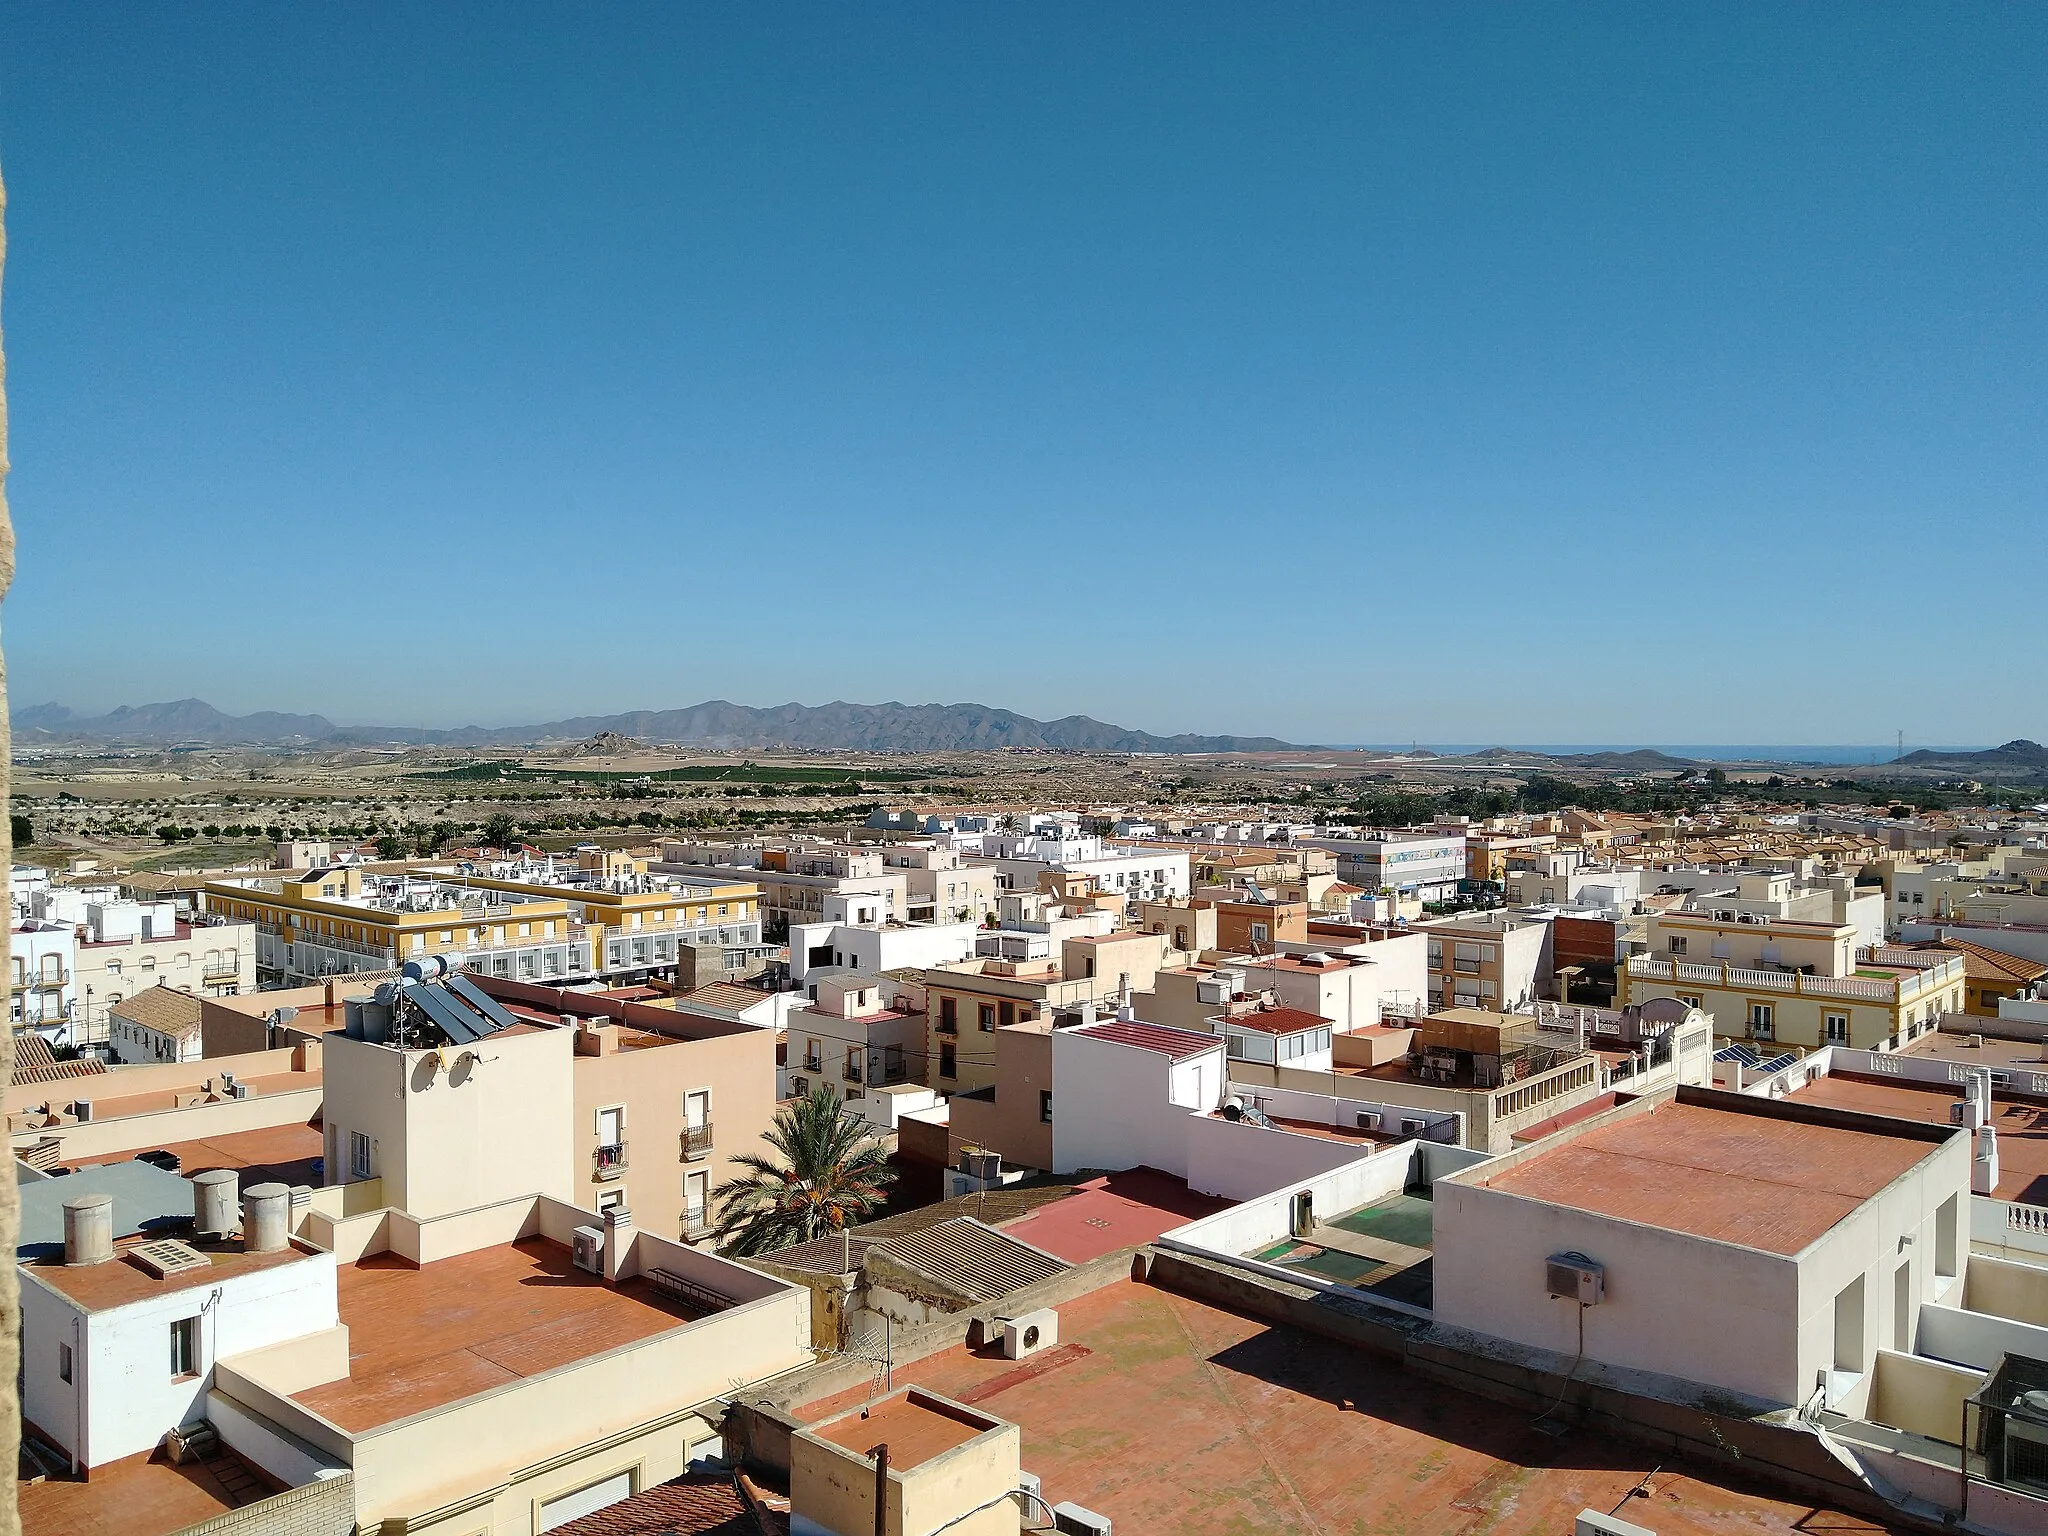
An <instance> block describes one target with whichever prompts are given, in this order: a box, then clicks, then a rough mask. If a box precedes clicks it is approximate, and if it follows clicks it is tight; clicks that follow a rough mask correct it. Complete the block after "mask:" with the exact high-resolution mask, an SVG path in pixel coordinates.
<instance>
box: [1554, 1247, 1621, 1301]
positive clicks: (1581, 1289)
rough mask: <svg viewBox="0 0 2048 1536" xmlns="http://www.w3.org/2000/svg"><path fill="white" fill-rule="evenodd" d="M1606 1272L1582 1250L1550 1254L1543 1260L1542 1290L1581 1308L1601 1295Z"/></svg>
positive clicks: (1603, 1292) (1604, 1291)
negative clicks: (1574, 1302) (1572, 1302)
mask: <svg viewBox="0 0 2048 1536" xmlns="http://www.w3.org/2000/svg"><path fill="white" fill-rule="evenodd" d="M1606 1273H1607V1272H1606V1270H1605V1269H1603V1268H1602V1267H1601V1266H1600V1265H1598V1264H1596V1263H1594V1262H1593V1261H1592V1260H1591V1259H1589V1258H1587V1257H1586V1256H1585V1255H1584V1254H1583V1253H1559V1254H1553V1255H1551V1257H1549V1258H1548V1259H1545V1260H1544V1261H1543V1285H1544V1289H1545V1290H1546V1291H1548V1292H1549V1293H1550V1294H1551V1295H1552V1296H1561V1297H1563V1298H1564V1299H1565V1300H1566V1301H1576V1302H1577V1303H1578V1304H1579V1305H1580V1306H1582V1307H1590V1306H1593V1305H1595V1304H1596V1303H1598V1302H1599V1301H1600V1300H1601V1299H1602V1297H1603V1296H1605V1294H1606V1288H1607V1282H1606Z"/></svg>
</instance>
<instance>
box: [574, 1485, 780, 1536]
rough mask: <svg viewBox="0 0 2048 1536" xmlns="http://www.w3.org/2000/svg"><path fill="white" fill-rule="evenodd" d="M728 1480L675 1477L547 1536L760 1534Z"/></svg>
mask: <svg viewBox="0 0 2048 1536" xmlns="http://www.w3.org/2000/svg"><path fill="white" fill-rule="evenodd" d="M761 1531H762V1527H761V1525H760V1524H759V1523H757V1522H756V1520H755V1519H754V1516H753V1514H752V1512H751V1511H750V1510H749V1508H748V1506H747V1501H746V1499H745V1498H743V1497H742V1496H741V1494H740V1491H739V1489H738V1487H737V1486H735V1481H734V1479H733V1478H731V1477H726V1476H714V1475H710V1474H706V1475H704V1476H701V1477H698V1476H691V1477H679V1478H677V1479H676V1480H675V1481H674V1482H672V1483H662V1484H660V1485H658V1486H656V1487H653V1488H649V1489H648V1490H646V1492H644V1493H636V1494H635V1495H633V1497H632V1498H630V1499H621V1500H620V1501H619V1502H618V1503H616V1504H608V1505H606V1506H605V1507H604V1508H603V1509H600V1510H598V1511H596V1512H595V1513H593V1514H588V1515H585V1516H584V1517H583V1518H582V1519H580V1520H571V1521H570V1522H569V1523H568V1524H567V1525H558V1526H556V1527H555V1529H554V1532H553V1536H761Z"/></svg>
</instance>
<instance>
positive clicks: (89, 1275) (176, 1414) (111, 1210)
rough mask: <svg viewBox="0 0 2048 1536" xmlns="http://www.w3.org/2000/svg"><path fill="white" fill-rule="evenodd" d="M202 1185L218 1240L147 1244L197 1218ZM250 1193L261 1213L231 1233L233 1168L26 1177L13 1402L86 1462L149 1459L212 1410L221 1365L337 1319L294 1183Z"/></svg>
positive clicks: (235, 1207)
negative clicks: (297, 1211)
mask: <svg viewBox="0 0 2048 1536" xmlns="http://www.w3.org/2000/svg"><path fill="white" fill-rule="evenodd" d="M209 1183H210V1184H211V1187H213V1188H215V1189H223V1186H224V1193H223V1194H222V1196H221V1199H222V1200H223V1201H224V1202H225V1205H224V1209H226V1210H227V1211H228V1212H229V1213H230V1216H229V1222H228V1231H227V1234H226V1235H223V1236H221V1237H219V1238H216V1239H212V1240H208V1241H206V1242H205V1243H204V1245H203V1249H202V1248H198V1247H194V1246H192V1245H191V1244H190V1243H189V1242H186V1241H179V1240H175V1239H174V1240H170V1241H163V1240H161V1239H160V1240H158V1241H156V1242H148V1241H146V1239H147V1238H148V1237H149V1235H150V1234H151V1233H153V1232H155V1231H157V1230H158V1229H159V1228H161V1227H163V1226H165V1225H175V1224H176V1223H177V1222H178V1221H179V1220H180V1219H181V1218H191V1217H193V1216H194V1214H195V1206H197V1205H198V1204H199V1201H200V1198H201V1191H202V1190H204V1189H205V1188H207V1187H208V1185H209ZM250 1196H251V1203H252V1204H255V1205H259V1206H267V1208H268V1216H269V1219H268V1220H267V1221H266V1222H265V1223H264V1224H263V1230H262V1232H261V1233H258V1232H256V1231H255V1230H253V1227H254V1224H253V1223H252V1230H251V1231H250V1232H249V1234H248V1235H247V1236H246V1237H236V1236H233V1235H232V1233H233V1230H234V1229H235V1228H238V1227H240V1226H241V1225H242V1218H241V1213H240V1209H239V1205H240V1202H239V1201H238V1200H237V1199H236V1196H235V1183H234V1175H233V1174H232V1173H229V1174H214V1175H204V1174H202V1175H201V1176H200V1177H199V1179H197V1180H192V1181H187V1180H185V1179H181V1178H179V1177H178V1176H177V1175H176V1174H174V1173H166V1172H164V1171H163V1170H162V1169H160V1168H155V1167H152V1166H151V1165H150V1164H148V1163H142V1162H128V1163H110V1164H107V1165H106V1166H104V1167H98V1168H82V1169H80V1170H78V1171H77V1172H75V1173H73V1174H71V1175H69V1176H68V1177H65V1178H61V1179H50V1180H46V1181H39V1182H35V1183H30V1184H24V1185H23V1186H22V1189H21V1203H22V1229H21V1239H20V1241H21V1247H20V1248H19V1250H18V1256H19V1259H20V1261H21V1262H20V1268H19V1274H20V1276H21V1329H22V1413H23V1416H24V1417H25V1418H27V1419H28V1421H29V1422H30V1423H32V1424H34V1425H35V1426H36V1428H37V1429H38V1430H39V1431H41V1432H42V1434H44V1435H45V1436H47V1437H48V1438H50V1439H51V1440H52V1441H54V1442H55V1443H56V1445H57V1447H58V1449H60V1450H62V1451H65V1452H67V1453H68V1454H69V1455H71V1456H73V1457H75V1458H76V1459H77V1461H78V1463H79V1465H81V1466H83V1467H87V1468H91V1467H100V1466H105V1465H106V1464H107V1463H108V1462H113V1461H119V1460H121V1459H123V1458H124V1457H129V1456H141V1455H147V1454H148V1453H150V1452H151V1451H154V1450H155V1449H156V1448H157V1447H158V1445H159V1444H160V1443H161V1442H162V1440H163V1438H164V1436H165V1434H166V1433H167V1432H169V1431H171V1430H174V1429H177V1428H179V1427H180V1426H181V1425H186V1424H192V1423H195V1422H197V1421H199V1420H201V1419H205V1418H207V1417H208V1411H209V1410H208V1405H207V1399H208V1395H209V1393H210V1392H211V1390H212V1387H213V1381H214V1367H215V1365H216V1363H217V1362H218V1361H221V1360H223V1359H228V1358H232V1357H236V1356H243V1355H247V1354H250V1353H251V1352H253V1351H257V1350H262V1349H265V1348H268V1347H270V1346H272V1345H277V1344H282V1343H284V1342H286V1341H288V1340H293V1339H305V1338H309V1337H313V1336H318V1335H323V1334H332V1332H333V1331H334V1330H335V1328H336V1327H337V1325H338V1324H339V1322H340V1316H339V1311H338V1306H337V1300H336V1286H335V1257H334V1255H333V1254H332V1253H331V1252H323V1251H321V1250H320V1249H319V1248H316V1247H315V1246H313V1245H312V1244H311V1243H305V1242H300V1241H296V1240H294V1239H293V1238H291V1236H290V1235H289V1232H290V1211H291V1191H290V1190H289V1189H287V1188H286V1187H285V1186H284V1185H282V1184H269V1185H258V1186H256V1187H255V1188H254V1189H252V1190H251V1191H250ZM139 1239H140V1240H145V1241H137V1240H139ZM117 1244H119V1247H118V1248H117V1246H116V1245H117ZM152 1260H154V1262H152ZM343 1348H344V1349H346V1345H345V1344H344V1345H343Z"/></svg>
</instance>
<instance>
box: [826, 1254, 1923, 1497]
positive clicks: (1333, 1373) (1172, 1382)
mask: <svg viewBox="0 0 2048 1536" xmlns="http://www.w3.org/2000/svg"><path fill="white" fill-rule="evenodd" d="M1060 1337H1061V1342H1060V1343H1059V1344H1058V1345H1057V1346H1055V1347H1054V1348H1053V1349H1050V1350H1048V1351H1046V1352H1045V1353H1044V1354H1042V1355H1038V1356H1035V1357H1032V1358H1030V1359H1027V1360H1023V1361H1015V1360H1005V1359H1003V1358H1001V1355H1000V1353H999V1352H997V1351H990V1352H987V1353H973V1352H970V1351H969V1350H968V1349H967V1348H966V1347H965V1346H955V1347H954V1348H952V1349H949V1350H945V1351H943V1352H941V1353H940V1354H937V1355H933V1356H930V1357H929V1358H927V1359H924V1360H921V1361H918V1362H916V1363H915V1364H912V1365H908V1366H898V1367H897V1370H896V1382H897V1385H899V1386H903V1385H908V1384H913V1383H914V1384H915V1385H918V1386H922V1387H926V1388H928V1389H930V1390H931V1391H934V1392H939V1393H942V1394H944V1395H945V1396H947V1397H950V1398H953V1399H954V1400H956V1401H958V1402H962V1403H965V1404H967V1405H969V1406H972V1407H974V1408H976V1409H979V1410H980V1411H982V1412H985V1413H989V1414H993V1415H995V1416H996V1417H998V1418H1003V1419H1008V1420H1010V1421H1011V1422H1013V1423H1015V1424H1017V1425H1018V1426H1019V1427H1020V1428H1021V1429H1022V1431H1023V1442H1024V1443H1023V1464H1024V1468H1025V1470H1026V1471H1029V1472H1034V1473H1036V1474H1038V1476H1039V1477H1041V1478H1042V1479H1044V1485H1045V1496H1046V1497H1047V1498H1048V1499H1050V1500H1052V1501H1054V1502H1055V1503H1057V1502H1059V1501H1060V1500H1062V1499H1071V1500H1074V1501H1075V1502H1077V1503H1080V1504H1083V1505H1086V1506H1087V1507H1088V1508H1090V1509H1094V1510H1098V1511H1100V1512H1101V1513H1103V1514H1105V1515H1108V1516H1110V1517H1111V1519H1113V1520H1114V1521H1115V1522H1116V1528H1117V1529H1118V1530H1120V1531H1134V1532H1178V1531H1186V1532H1197V1531H1201V1532H1207V1531H1262V1532H1273V1533H1279V1536H1334V1533H1338V1532H1354V1531H1371V1532H1390V1533H1391V1532H1401V1533H1408V1536H1422V1533H1436V1532H1446V1531H1449V1532H1463V1533H1480V1532H1484V1533H1487V1536H1496V1533H1503V1536H1504V1533H1514V1532H1530V1533H1534V1532H1542V1533H1546V1536H1548V1533H1554V1532H1558V1531H1569V1530H1571V1528H1572V1522H1573V1518H1574V1517H1575V1516H1576V1515H1577V1514H1578V1512H1579V1511H1580V1510H1581V1509H1585V1508H1589V1507H1590V1508H1593V1509H1598V1510H1610V1509H1613V1508H1615V1507H1616V1506H1617V1505H1621V1504H1623V1502H1624V1500H1625V1499H1626V1496H1627V1494H1628V1491H1629V1489H1630V1488H1632V1487H1634V1486H1635V1485H1636V1484H1638V1483H1639V1482H1641V1481H1642V1480H1643V1479H1644V1478H1645V1477H1646V1476H1648V1475H1650V1474H1651V1472H1652V1469H1653V1468H1654V1467H1656V1466H1657V1465H1658V1464H1659V1462H1662V1461H1665V1460H1666V1458H1665V1456H1664V1454H1663V1453H1662V1452H1660V1451H1658V1450H1656V1449H1654V1448H1652V1447H1649V1446H1639V1445H1634V1444H1631V1443H1629V1442H1627V1441H1623V1440H1619V1439H1615V1438H1612V1437H1608V1436H1603V1435H1600V1434H1598V1433H1594V1432H1588V1431H1573V1432H1572V1433H1570V1434H1567V1435H1565V1436H1563V1437H1561V1438H1559V1439H1551V1438H1549V1437H1547V1436H1545V1435H1542V1434H1539V1433H1538V1432H1536V1431H1535V1430H1532V1429H1530V1428H1529V1418H1530V1415H1529V1413H1528V1411H1527V1410H1525V1409H1513V1408H1508V1407H1504V1406H1501V1405H1499V1404H1496V1403H1492V1402H1489V1401H1486V1400H1484V1399H1481V1398H1477V1397H1471V1396H1467V1395H1465V1394H1463V1393H1459V1392H1456V1391H1452V1390H1448V1389H1446V1388H1444V1387H1442V1386H1439V1385H1437V1384H1435V1383H1433V1382H1430V1381H1426V1380H1424V1379H1422V1378H1420V1377H1417V1376H1413V1375H1410V1374H1409V1373H1407V1372H1405V1371H1403V1370H1401V1369H1400V1368H1399V1367H1397V1366H1394V1365H1392V1364H1390V1363H1389V1362H1387V1361H1385V1360H1382V1359H1380V1358H1378V1357H1376V1356H1372V1355H1368V1354H1364V1353H1362V1352H1360V1351H1358V1350H1355V1349H1351V1348H1348V1347H1347V1346H1345V1345H1342V1344H1338V1343H1335V1342H1333V1341H1331V1340H1329V1339H1325V1338H1321V1337H1318V1336H1315V1335H1311V1334H1306V1333H1301V1332H1298V1331H1295V1330H1292V1329H1285V1328H1277V1327H1274V1326H1272V1325H1270V1324H1268V1323H1265V1322H1263V1321H1259V1320H1256V1319H1252V1318H1247V1317H1242V1316H1239V1315H1238V1314H1237V1313H1234V1312H1228V1311H1224V1310H1222V1309H1221V1308H1217V1307H1213V1306H1209V1305H1207V1304H1205V1303H1203V1302H1199V1301H1195V1300H1192V1299H1189V1298H1187V1297H1183V1296H1178V1295H1175V1294H1173V1293H1172V1292H1169V1291H1165V1290H1160V1289H1157V1288H1155V1287H1152V1286H1147V1285H1138V1284H1133V1283H1132V1282H1130V1281H1128V1280H1119V1281H1117V1282H1115V1283H1113V1284H1111V1285H1107V1286H1104V1287H1103V1288H1102V1289H1100V1290H1097V1291H1093V1292H1090V1293H1089V1294H1088V1295H1085V1296H1081V1297H1078V1298H1076V1299H1075V1300H1073V1301H1069V1302H1066V1303H1064V1304H1063V1305H1062V1306H1061V1307H1060ZM865 1396H866V1388H857V1389H855V1390H853V1391H851V1392H848V1393H843V1394H840V1395H839V1396H837V1397H833V1398H827V1399H824V1400H822V1401H820V1402H817V1403H813V1404H811V1405H809V1406H808V1407H806V1408H804V1409H802V1410H800V1413H801V1414H802V1416H803V1417H805V1418H807V1419H810V1420H812V1421H813V1422H815V1421H817V1420H819V1419H822V1418H825V1417H828V1416H829V1415H831V1414H834V1413H837V1412H839V1411H842V1410H843V1409H846V1408H849V1407H856V1406H858V1405H859V1403H860V1402H861V1401H862V1400H863V1399H864V1398H865ZM856 1422H858V1420H856ZM863 1449H864V1447H863ZM1649 1487H1650V1495H1649V1497H1648V1498H1644V1499H1629V1500H1627V1505H1626V1507H1625V1508H1623V1509H1622V1511H1621V1513H1622V1515H1623V1516H1624V1517H1626V1518H1628V1519H1630V1520H1633V1521H1635V1522H1636V1523H1638V1524H1641V1525H1647V1526H1649V1527H1650V1528H1651V1529H1653V1530H1655V1531H1657V1532H1659V1533H1660V1536H1708V1533H1713V1536H1749V1533H1762V1532H1775V1533H1783V1532H1788V1531H1815V1532H1817V1531H1826V1532H1828V1533H1830V1536H1878V1533H1879V1532H1881V1531H1882V1530H1883V1529H1884V1528H1883V1527H1882V1526H1878V1525H1873V1524H1871V1523H1869V1522H1866V1521H1863V1520H1860V1519H1857V1518H1855V1517H1853V1516H1850V1515H1846V1514H1842V1513H1840V1512H1838V1511H1834V1510H1831V1509H1817V1508H1816V1507H1815V1506H1813V1505H1812V1504H1808V1503H1800V1502H1795V1501H1792V1500H1789V1499H1785V1498H1781V1497H1779V1496H1777V1495H1775V1494H1772V1493H1769V1492H1766V1491H1764V1490H1763V1489H1761V1488H1760V1487H1759V1486H1757V1485H1754V1484H1751V1483H1749V1482H1747V1481H1744V1480H1742V1479H1740V1478H1739V1477H1736V1476H1734V1475H1732V1474H1730V1473H1725V1472H1722V1471H1720V1470H1718V1469H1709V1468H1706V1467H1703V1466H1693V1465H1690V1464H1687V1463H1670V1464H1667V1465H1665V1466H1664V1467H1663V1469H1662V1470H1661V1471H1658V1472H1656V1473H1655V1475H1654V1476H1650V1482H1649Z"/></svg>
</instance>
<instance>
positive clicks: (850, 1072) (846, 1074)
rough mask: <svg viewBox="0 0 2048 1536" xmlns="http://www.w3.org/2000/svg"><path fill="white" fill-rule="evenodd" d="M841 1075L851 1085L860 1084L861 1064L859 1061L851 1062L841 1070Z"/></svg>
mask: <svg viewBox="0 0 2048 1536" xmlns="http://www.w3.org/2000/svg"><path fill="white" fill-rule="evenodd" d="M839 1075H840V1076H841V1077H843V1078H845V1079H846V1080H847V1081H848V1082H849V1083H857V1082H859V1081H860V1063H859V1062H857V1061H849V1062H848V1063H847V1064H846V1065H845V1066H844V1067H842V1068H841V1069H840V1073H839Z"/></svg>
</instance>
